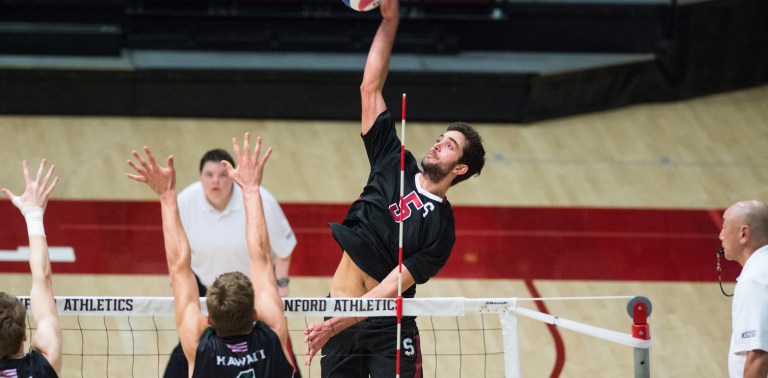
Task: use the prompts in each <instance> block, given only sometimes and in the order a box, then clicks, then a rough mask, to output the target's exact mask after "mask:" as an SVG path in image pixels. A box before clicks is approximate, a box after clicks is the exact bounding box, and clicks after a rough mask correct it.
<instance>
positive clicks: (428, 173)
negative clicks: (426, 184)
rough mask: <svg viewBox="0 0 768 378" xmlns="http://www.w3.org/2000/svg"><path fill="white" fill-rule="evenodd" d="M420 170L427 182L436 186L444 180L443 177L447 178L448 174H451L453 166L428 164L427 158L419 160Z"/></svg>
mask: <svg viewBox="0 0 768 378" xmlns="http://www.w3.org/2000/svg"><path fill="white" fill-rule="evenodd" d="M421 168H422V170H423V173H422V174H423V175H424V177H426V178H427V180H429V181H431V182H433V183H435V184H437V183H439V182H440V180H442V179H443V178H445V176H448V173H450V172H451V169H453V165H451V166H449V165H448V164H446V163H429V162H427V158H426V157H425V158H424V159H422V160H421Z"/></svg>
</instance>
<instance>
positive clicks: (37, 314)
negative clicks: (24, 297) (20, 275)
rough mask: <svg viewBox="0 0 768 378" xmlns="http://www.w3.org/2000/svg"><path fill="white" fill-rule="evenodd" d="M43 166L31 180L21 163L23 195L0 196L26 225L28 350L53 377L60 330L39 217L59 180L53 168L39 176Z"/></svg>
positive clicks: (58, 358) (57, 364)
mask: <svg viewBox="0 0 768 378" xmlns="http://www.w3.org/2000/svg"><path fill="white" fill-rule="evenodd" d="M45 164H46V161H45V159H43V160H42V161H41V162H40V168H38V170H37V175H36V176H35V178H34V180H33V179H32V178H31V177H30V176H29V167H28V166H27V161H26V160H25V161H23V162H22V167H23V168H24V182H25V183H26V189H25V190H24V193H23V194H22V195H21V196H16V195H14V194H13V193H12V192H11V191H10V190H8V189H6V188H3V189H2V192H3V194H5V195H6V196H7V197H8V198H9V199H11V201H12V202H13V204H14V205H16V207H18V208H19V210H21V213H22V214H23V215H24V218H25V219H26V221H27V231H28V233H29V268H30V270H31V272H32V290H31V292H30V294H29V296H30V298H31V301H32V317H33V318H34V319H35V323H37V332H35V334H34V336H32V343H31V347H32V349H34V350H37V351H39V352H40V353H42V354H43V356H45V358H46V359H47V360H48V363H49V364H50V365H51V367H53V369H54V370H56V373H57V374H60V373H61V348H62V337H61V327H60V326H59V314H58V312H57V311H56V303H55V301H54V299H53V286H52V284H51V261H50V259H49V257H48V242H47V241H46V238H45V230H44V228H43V213H44V212H45V207H46V205H47V204H48V198H49V197H50V195H51V193H52V192H53V189H54V188H55V187H56V183H58V182H59V178H58V176H57V177H52V176H53V172H54V171H55V168H56V167H55V166H53V165H52V166H51V167H50V168H49V169H48V173H46V174H45V176H43V172H44V171H45Z"/></svg>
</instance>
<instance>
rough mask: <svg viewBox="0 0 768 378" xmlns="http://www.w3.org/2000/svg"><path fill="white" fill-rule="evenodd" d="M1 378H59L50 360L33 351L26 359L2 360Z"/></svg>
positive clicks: (0, 363) (0, 365)
mask: <svg viewBox="0 0 768 378" xmlns="http://www.w3.org/2000/svg"><path fill="white" fill-rule="evenodd" d="M0 377H14V378H16V377H19V378H27V377H29V378H57V377H58V375H57V374H56V371H55V370H53V367H51V364H50V363H48V359H47V358H45V356H43V355H42V354H41V353H40V352H38V351H36V350H34V349H32V350H31V351H30V352H29V353H27V355H26V356H24V358H20V359H18V360H14V359H0Z"/></svg>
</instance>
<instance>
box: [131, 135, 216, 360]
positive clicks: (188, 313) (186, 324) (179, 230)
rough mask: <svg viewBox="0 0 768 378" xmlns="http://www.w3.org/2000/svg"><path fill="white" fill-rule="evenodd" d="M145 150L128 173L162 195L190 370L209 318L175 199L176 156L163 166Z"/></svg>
mask: <svg viewBox="0 0 768 378" xmlns="http://www.w3.org/2000/svg"><path fill="white" fill-rule="evenodd" d="M144 152H145V154H146V156H147V158H146V159H145V158H144V157H143V156H142V155H141V154H140V153H138V152H136V151H133V152H132V153H131V154H132V155H133V157H134V159H135V160H136V162H134V161H132V160H128V165H129V166H131V168H133V169H134V170H135V171H136V173H137V174H130V173H128V174H126V176H127V177H128V178H130V179H132V180H134V181H138V182H142V183H145V184H147V186H149V187H150V189H152V191H154V192H155V193H156V194H157V195H158V197H159V198H160V208H161V212H162V218H163V239H164V240H165V255H166V259H167V262H168V272H169V274H170V276H171V284H172V286H173V297H174V303H175V309H176V328H177V329H178V331H179V339H181V345H182V347H183V349H184V354H185V355H186V357H187V361H188V362H189V371H193V370H194V362H195V359H194V356H195V351H196V349H197V344H198V343H199V341H200V336H201V335H202V333H203V331H204V330H205V328H206V322H205V318H204V317H203V314H202V311H201V310H200V299H199V298H200V293H199V291H198V290H197V283H196V281H195V276H194V274H193V273H192V267H191V265H190V261H191V253H190V249H189V241H188V240H187V235H186V234H185V233H184V227H183V226H182V224H181V217H180V216H179V207H178V203H177V202H176V171H175V170H174V167H173V156H168V159H167V166H166V167H161V166H159V165H158V164H157V161H156V160H155V157H154V156H153V155H152V152H151V151H150V150H149V148H148V147H144Z"/></svg>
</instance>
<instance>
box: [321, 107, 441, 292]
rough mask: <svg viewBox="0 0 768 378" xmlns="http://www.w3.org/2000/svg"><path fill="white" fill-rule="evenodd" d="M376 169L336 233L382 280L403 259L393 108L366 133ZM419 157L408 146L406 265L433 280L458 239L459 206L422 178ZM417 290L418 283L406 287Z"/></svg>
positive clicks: (357, 261)
mask: <svg viewBox="0 0 768 378" xmlns="http://www.w3.org/2000/svg"><path fill="white" fill-rule="evenodd" d="M362 138H363V143H364V144H365V150H366V152H367V154H368V161H369V162H370V164H371V173H370V175H369V176H368V183H367V184H366V185H365V188H363V193H362V194H360V197H359V198H358V199H357V200H356V201H355V202H353V203H352V205H350V207H349V211H348V212H347V217H346V219H344V221H343V222H342V223H341V224H338V223H331V224H330V226H331V230H332V232H333V237H334V238H335V239H336V241H337V242H338V243H339V245H340V246H341V248H342V249H343V250H344V251H346V252H347V253H348V254H349V257H350V258H351V259H352V261H354V263H355V264H356V265H357V266H358V267H359V268H360V269H361V270H362V271H363V272H365V273H366V274H368V275H369V276H371V277H373V278H374V279H375V280H377V281H379V282H381V281H382V280H383V279H384V278H385V277H386V276H387V275H388V274H389V273H390V272H391V271H392V269H394V268H395V267H396V266H397V265H398V237H399V224H398V220H399V216H400V211H401V209H400V206H399V205H400V148H401V143H400V140H399V139H398V138H397V134H396V133H395V126H394V121H393V120H392V116H391V115H390V113H389V111H388V110H387V111H384V112H383V113H381V114H380V115H379V117H378V118H377V119H376V122H374V124H373V126H372V127H371V129H370V130H368V132H367V133H366V134H365V135H363V136H362ZM419 175H421V171H420V170H419V166H418V163H417V162H416V159H415V158H414V157H413V154H411V152H410V151H407V150H406V151H405V180H404V181H405V183H404V191H403V202H404V205H403V209H402V211H403V265H404V266H405V267H407V268H408V271H409V272H410V273H411V274H412V275H413V278H414V279H415V281H416V283H417V284H423V283H425V282H427V280H429V279H430V278H431V277H432V276H434V275H435V274H437V272H438V271H439V270H440V269H441V268H442V267H443V265H445V262H446V261H447V260H448V256H449V255H450V254H451V249H452V248H453V244H454V242H455V241H456V234H455V226H454V221H453V209H452V208H451V205H450V203H448V201H447V200H444V199H443V198H441V197H438V196H436V195H434V194H432V193H429V192H427V191H426V190H424V189H423V188H421V185H420V184H419V180H418V177H419ZM415 293H416V288H415V285H414V286H413V287H411V288H409V289H408V290H406V291H405V292H404V293H403V296H404V297H406V298H410V297H413V296H414V295H415Z"/></svg>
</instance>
